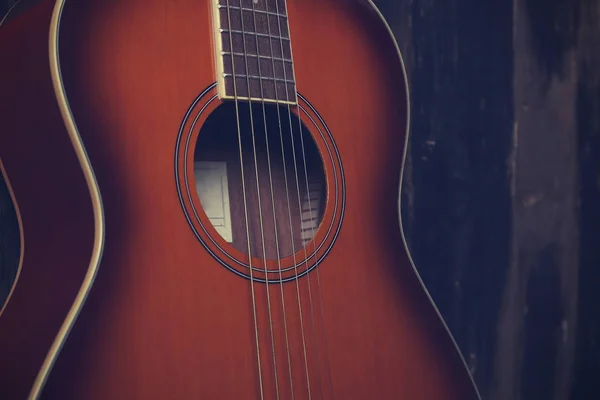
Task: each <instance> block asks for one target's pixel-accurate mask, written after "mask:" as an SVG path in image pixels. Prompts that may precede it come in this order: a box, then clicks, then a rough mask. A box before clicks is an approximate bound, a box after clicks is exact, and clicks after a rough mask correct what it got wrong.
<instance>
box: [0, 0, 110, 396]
mask: <svg viewBox="0 0 600 400" xmlns="http://www.w3.org/2000/svg"><path fill="white" fill-rule="evenodd" d="M53 7H54V2H53V1H42V2H35V1H34V2H31V1H26V0H22V1H21V2H19V3H17V4H16V5H15V6H14V7H13V8H12V9H11V10H10V11H9V13H8V14H7V15H6V17H5V18H4V20H3V22H2V25H1V26H0V53H1V54H2V55H3V57H2V58H3V62H2V67H3V71H2V74H0V87H2V96H0V110H1V111H0V120H1V121H2V132H1V134H0V157H1V160H2V166H3V168H2V173H3V175H4V177H5V179H6V181H7V184H9V187H10V190H11V194H12V197H13V201H14V203H15V208H16V209H17V212H18V216H19V221H20V230H21V238H22V240H21V257H20V262H19V273H18V276H17V279H15V282H14V285H13V288H12V291H11V294H10V296H9V298H8V299H7V301H6V302H5V304H4V309H3V310H2V312H0V393H1V394H2V398H6V399H24V398H27V397H28V396H30V398H37V397H38V395H39V391H40V389H41V388H42V386H43V384H44V382H45V380H46V379H47V377H48V374H49V372H50V370H51V369H52V366H53V364H54V362H55V360H56V357H57V355H58V353H59V351H60V349H61V347H62V346H63V345H64V343H65V341H66V339H67V336H68V334H69V331H70V329H71V328H72V326H73V324H74V322H75V319H76V318H77V315H78V313H79V311H80V309H81V307H82V305H83V302H84V300H85V297H86V295H87V293H88V291H89V289H90V287H91V285H92V282H93V279H94V276H95V273H96V269H97V267H98V265H99V259H100V254H101V249H102V241H103V225H102V224H103V222H102V206H101V200H100V196H99V192H98V188H97V185H96V183H95V178H94V176H93V172H92V170H91V168H90V165H89V163H88V161H87V156H86V154H85V151H84V149H83V147H82V145H81V141H80V139H79V138H78V135H77V133H76V129H75V127H74V124H73V122H72V120H70V119H69V118H68V105H67V104H66V101H65V99H60V98H59V99H57V95H56V92H55V88H54V87H53V83H54V82H57V81H56V80H54V79H53V75H55V76H56V75H57V73H58V71H57V70H54V71H53V70H52V67H51V63H50V62H49V61H50V59H51V57H50V54H51V52H49V35H48V32H49V30H50V29H51V16H52V12H53Z"/></svg>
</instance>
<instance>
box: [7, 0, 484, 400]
mask: <svg viewBox="0 0 600 400" xmlns="http://www.w3.org/2000/svg"><path fill="white" fill-rule="evenodd" d="M230 1H232V2H233V0H230ZM259 1H263V0H259ZM246 3H248V5H249V7H252V2H246V1H244V2H243V4H244V5H245V4H246ZM220 4H226V3H225V1H224V0H222V1H221V3H220ZM237 4H238V5H239V1H238V3H237ZM255 4H259V2H256V3H255ZM279 4H282V1H281V0H280V1H279ZM283 4H285V3H283ZM213 6H214V3H212V2H211V1H209V0H175V1H174V0H169V1H167V0H127V1H124V0H102V1H92V0H89V1H74V0H73V1H71V0H65V1H62V0H59V1H51V0H42V1H40V2H37V3H36V4H34V5H32V6H31V7H29V8H27V9H24V10H22V12H15V13H14V15H13V16H12V17H11V18H9V19H8V20H7V21H5V23H4V25H3V26H2V27H0V52H1V53H2V59H3V61H2V68H3V70H2V73H1V74H0V81H1V87H2V97H0V102H1V104H0V105H1V107H0V121H1V123H2V132H1V134H0V156H1V158H2V163H3V166H4V171H3V173H5V174H6V177H7V178H8V179H9V181H10V187H11V191H12V193H13V194H14V198H15V202H16V203H17V205H18V210H19V214H20V220H21V229H22V235H23V256H22V258H21V265H20V270H19V271H20V273H19V277H18V279H17V280H16V282H15V286H14V291H13V293H12V295H11V296H10V298H9V300H8V302H7V303H6V307H5V309H4V310H3V312H2V314H1V315H0V397H1V398H3V399H23V398H26V397H27V396H28V395H29V396H31V397H32V398H35V397H38V396H39V397H41V398H48V399H61V400H64V399H86V400H87V399H89V400H93V399H167V398H206V399H275V398H280V399H292V398H295V399H332V398H337V399H412V400H434V399H440V400H441V399H444V400H454V399H460V400H464V399H476V398H478V394H477V391H476V389H475V388H474V385H473V383H472V380H471V378H470V376H469V374H468V372H467V370H466V368H465V365H464V362H463V360H462V358H461V357H460V354H459V352H458V351H457V348H456V346H455V345H454V342H453V340H452V338H451V336H450V334H449V332H448V331H447V329H446V327H445V326H444V324H443V322H442V320H441V318H440V317H439V315H438V313H437V311H436V309H435V306H434V305H433V304H432V303H431V301H430V299H429V297H428V295H427V293H426V291H425V289H424V288H423V286H422V284H421V283H420V280H419V279H418V276H417V274H416V272H415V270H414V268H413V266H412V264H411V261H410V257H409V255H408V252H407V250H406V248H405V246H404V245H403V243H404V241H403V237H402V233H401V229H400V225H399V223H398V219H397V216H398V185H399V181H400V176H401V171H402V163H403V154H404V151H405V150H406V149H405V146H406V132H407V124H408V90H407V85H406V79H405V71H404V67H403V65H402V61H401V59H400V57H399V54H398V51H397V47H396V45H395V42H394V40H393V38H392V37H391V35H390V32H389V29H388V28H387V26H386V25H385V23H384V22H383V20H382V19H381V16H380V14H379V13H378V12H376V10H375V9H374V7H373V5H372V4H371V3H370V2H368V1H365V0H346V1H342V0H288V1H287V15H288V17H289V30H290V32H291V34H290V35H291V38H292V41H293V42H292V43H293V59H294V68H295V73H294V77H295V78H294V79H295V84H296V87H297V91H298V100H297V102H296V103H294V102H290V103H291V105H290V104H287V105H285V104H283V103H282V104H280V105H277V104H275V105H274V104H271V103H270V104H267V105H266V106H265V108H264V109H263V108H262V104H264V103H261V102H260V101H255V102H254V103H255V104H254V105H253V106H251V108H252V110H253V111H252V113H251V112H250V108H249V107H248V105H247V104H246V102H244V101H237V100H236V101H232V100H230V99H229V100H228V99H221V96H220V94H219V93H220V92H219V90H220V89H219V88H218V87H217V86H215V82H217V75H218V73H219V68H218V67H217V68H216V67H215V65H217V66H218V63H215V51H214V46H215V43H216V42H215V36H216V35H215V32H218V31H217V30H215V28H214V20H213V19H212V18H213V15H212V11H211V10H213V8H211V7H213ZM17 8H18V7H17ZM58 28H59V29H58ZM49 32H50V35H49ZM282 52H283V53H285V52H284V51H282ZM273 65H274V64H273ZM59 66H60V69H59V68H58V67H59ZM246 67H247V66H246ZM238 72H239V69H238ZM286 79H287V80H290V78H289V76H288V78H286ZM274 81H275V79H274ZM281 81H282V82H283V80H281ZM240 87H241V86H239V85H238V90H241V89H240ZM249 90H250V89H249ZM238 93H240V92H238ZM236 103H237V105H238V107H234V105H236ZM264 110H266V111H264ZM298 114H299V115H300V120H298V117H297V116H298ZM250 115H253V116H254V122H252V121H250V120H249V116H250ZM267 120H268V123H267ZM300 121H301V122H302V124H303V128H302V129H304V131H303V132H304V133H303V134H300ZM263 122H264V124H263ZM252 124H254V125H252ZM296 124H297V125H296ZM294 126H298V128H297V130H294V129H295V128H294ZM263 127H267V129H266V130H267V131H268V132H269V135H274V136H272V138H271V137H270V136H269V137H268V138H267V139H261V138H265V137H266V136H265V129H263ZM240 132H242V133H243V135H245V136H244V137H245V138H246V139H244V140H246V142H245V145H244V146H243V149H242V145H241V144H240V151H239V152H237V150H236V149H237V147H236V146H237V144H238V142H236V140H238V139H239V137H241V135H242V133H240ZM272 132H274V133H272ZM294 133H296V135H297V137H300V136H302V135H304V136H302V137H303V138H304V139H305V140H306V143H304V142H302V143H301V144H300V145H298V139H297V138H296V139H293V135H294ZM238 134H239V135H238ZM287 137H290V138H291V139H290V140H289V143H287V142H286V140H287V139H285V138H287ZM248 138H251V139H252V138H253V139H255V140H254V142H253V143H251V144H248V143H250V142H249V141H248V140H249V139H248ZM278 140H280V141H281V146H280V147H278V143H280V142H279V141H278ZM294 140H295V141H294ZM269 143H270V144H271V146H270V153H267V155H266V156H265V151H264V148H265V147H266V145H267V144H269ZM252 144H253V145H254V146H252ZM294 146H296V147H294ZM261 149H262V150H261ZM290 149H291V150H290ZM240 154H243V156H242V157H241V158H243V159H244V161H241V160H240ZM277 154H279V156H278V155H277ZM294 160H296V161H294ZM306 160H309V161H310V162H308V163H307V162H305V161H306ZM311 160H312V161H311ZM314 160H317V162H313V161H314ZM319 160H320V161H319ZM203 163H204V164H203ZM211 163H212V164H211ZM308 164H310V165H312V166H313V167H311V168H308V167H306V166H307V165H308ZM198 165H199V166H200V167H202V166H204V167H206V166H207V165H208V166H213V165H219V166H220V167H219V168H221V167H222V168H225V167H226V170H227V173H226V174H225V175H223V174H222V175H219V176H220V178H219V179H220V180H217V182H220V184H222V183H223V182H225V186H226V187H227V188H228V193H226V194H222V193H221V195H222V196H221V197H222V198H221V200H223V198H227V201H226V202H224V201H222V202H221V203H219V205H220V206H223V205H224V204H225V205H226V207H228V210H229V211H228V212H227V213H225V214H223V215H222V216H223V218H224V220H226V223H225V225H227V226H225V228H222V229H224V230H225V231H228V232H229V233H226V234H224V233H223V230H218V229H221V228H217V226H216V225H215V224H214V223H213V220H211V219H210V218H212V216H211V215H210V212H209V211H207V210H208V206H207V205H206V204H208V203H205V202H204V200H202V201H201V200H200V198H199V197H198V196H199V194H198V193H200V189H198V190H196V188H195V187H194V186H195V185H197V182H198V179H197V175H195V174H197V172H196V168H197V166H198ZM240 167H241V168H240ZM303 167H305V168H304V169H303ZM267 170H269V173H266V172H265V171H267ZM282 171H283V172H282ZM286 171H287V172H286ZM307 171H309V172H307ZM199 173H200V172H198V174H199ZM244 173H245V175H243V174H244ZM240 174H241V178H240ZM313 175H314V176H315V177H316V178H314V179H313V178H312V176H313ZM244 176H245V177H244ZM288 178H289V179H288ZM206 179H208V178H206ZM211 179H212V178H211ZM223 179H226V180H225V181H224V180H223ZM319 179H320V181H319ZM259 181H260V183H259ZM212 182H213V183H214V180H213V181H212ZM227 182H229V183H228V184H227ZM309 182H310V183H311V184H312V183H314V182H320V183H321V185H320V186H319V185H315V186H311V188H313V189H309ZM242 183H243V184H242ZM220 187H221V188H222V187H224V186H220ZM305 187H306V188H307V189H306V191H304V189H303V188H305ZM314 188H316V189H314ZM319 188H321V189H319ZM310 190H313V192H312V196H311V194H310ZM296 198H297V199H298V200H297V201H296V202H295V201H294V199H296ZM305 198H312V199H313V204H312V206H310V205H309V206H308V209H307V210H308V211H306V210H305V208H304V207H305ZM290 199H291V200H290ZM261 200H262V201H261ZM206 201H208V200H206ZM211 201H212V200H211ZM309 203H310V202H309ZM317 203H318V204H319V206H318V207H317V206H316V204H317ZM286 204H287V206H286ZM223 207H225V206H223ZM258 211H260V212H258ZM313 211H314V212H315V213H317V214H318V217H316V218H317V220H318V222H319V223H318V224H315V225H310V223H311V218H310V215H312V214H311V213H312V212H313ZM305 212H306V213H308V214H307V215H309V218H305ZM317 214H315V215H317ZM307 224H308V225H307ZM307 227H308V228H307ZM287 228H289V229H287ZM311 230H312V233H311V235H310V237H309V238H308V239H307V238H306V237H305V236H303V235H306V234H307V233H306V232H308V231H311ZM315 230H316V232H315ZM248 254H251V255H252V257H249V256H248ZM265 259H267V260H268V262H263V261H262V260H265ZM252 267H253V268H252Z"/></svg>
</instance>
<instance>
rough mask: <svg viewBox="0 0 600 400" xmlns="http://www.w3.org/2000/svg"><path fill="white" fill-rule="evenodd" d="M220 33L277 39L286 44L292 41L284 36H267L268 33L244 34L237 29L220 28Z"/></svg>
mask: <svg viewBox="0 0 600 400" xmlns="http://www.w3.org/2000/svg"><path fill="white" fill-rule="evenodd" d="M219 33H236V34H239V35H256V36H258V37H264V38H270V39H277V40H281V41H286V42H289V41H290V38H287V37H283V36H275V35H270V34H266V33H258V32H244V31H239V30H237V29H223V28H219Z"/></svg>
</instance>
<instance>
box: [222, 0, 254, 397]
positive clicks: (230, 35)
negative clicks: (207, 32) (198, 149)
mask: <svg viewBox="0 0 600 400" xmlns="http://www.w3.org/2000/svg"><path fill="white" fill-rule="evenodd" d="M226 1H227V2H226V6H227V27H228V28H229V32H228V36H229V49H230V50H231V75H232V81H233V100H234V104H235V116H236V118H235V119H236V123H237V134H238V142H239V151H240V172H241V178H242V195H243V196H242V197H243V201H244V216H245V219H246V239H247V240H246V241H247V244H248V265H249V270H250V292H251V294H252V313H253V317H254V336H255V339H256V357H257V363H258V381H259V388H260V398H261V400H264V398H265V397H264V389H263V379H262V369H261V361H260V341H259V336H258V321H257V315H256V295H255V293H254V277H253V272H252V253H251V250H250V228H249V223H248V202H247V200H246V180H245V178H244V158H243V150H242V130H241V127H240V110H239V104H238V94H237V83H236V76H235V62H234V59H233V34H232V33H231V31H232V29H231V9H230V8H229V0H226ZM217 4H218V3H217ZM219 14H220V13H219Z"/></svg>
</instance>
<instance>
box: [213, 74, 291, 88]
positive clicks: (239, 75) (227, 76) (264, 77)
mask: <svg viewBox="0 0 600 400" xmlns="http://www.w3.org/2000/svg"><path fill="white" fill-rule="evenodd" d="M223 76H224V77H225V78H231V77H233V74H230V73H226V72H224V73H223ZM235 77H236V78H250V79H262V80H266V81H275V82H285V83H291V84H293V85H295V84H296V82H295V81H291V80H289V79H283V78H273V77H267V76H258V75H248V74H243V75H242V74H235Z"/></svg>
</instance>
